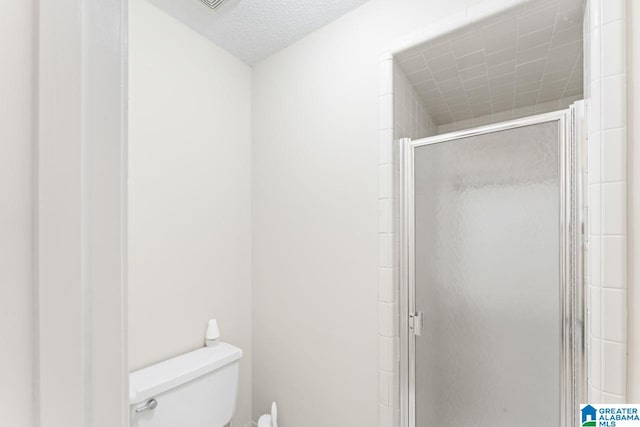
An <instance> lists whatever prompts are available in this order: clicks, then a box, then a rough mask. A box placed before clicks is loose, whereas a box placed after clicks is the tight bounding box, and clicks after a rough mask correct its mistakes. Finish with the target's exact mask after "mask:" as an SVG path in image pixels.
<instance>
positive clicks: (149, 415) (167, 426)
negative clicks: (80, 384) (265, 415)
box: [129, 342, 242, 427]
mask: <svg viewBox="0 0 640 427" xmlns="http://www.w3.org/2000/svg"><path fill="white" fill-rule="evenodd" d="M241 357H242V350H240V349H239V348H237V347H234V346H232V345H230V344H227V343H223V342H221V343H218V344H216V345H215V346H213V347H204V348H201V349H198V350H195V351H192V352H190V353H186V354H183V355H181V356H178V357H175V358H173V359H169V360H167V361H164V362H161V363H158V364H156V365H153V366H149V367H148V368H144V369H141V370H139V371H135V372H132V373H131V374H130V376H129V404H130V410H131V414H130V417H131V418H130V419H131V427H177V426H180V427H223V426H225V425H227V424H228V423H229V422H230V421H231V417H232V416H233V414H234V412H235V408H236V400H237V395H238V373H239V363H240V362H239V361H240V358H241Z"/></svg>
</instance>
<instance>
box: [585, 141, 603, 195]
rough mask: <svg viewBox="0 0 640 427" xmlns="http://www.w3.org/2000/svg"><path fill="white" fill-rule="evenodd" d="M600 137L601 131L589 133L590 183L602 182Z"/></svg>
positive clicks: (588, 167)
mask: <svg viewBox="0 0 640 427" xmlns="http://www.w3.org/2000/svg"><path fill="white" fill-rule="evenodd" d="M600 139H601V137H600V132H594V133H593V134H591V135H589V139H588V147H587V150H588V153H587V157H588V163H589V164H588V166H587V169H588V174H589V184H593V183H600V182H601V179H602V172H601V161H600V160H601V155H600V153H601V152H600V144H601V142H600Z"/></svg>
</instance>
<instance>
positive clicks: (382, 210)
mask: <svg viewBox="0 0 640 427" xmlns="http://www.w3.org/2000/svg"><path fill="white" fill-rule="evenodd" d="M393 204H394V200H393V199H380V200H378V232H379V233H393V232H394V229H393Z"/></svg>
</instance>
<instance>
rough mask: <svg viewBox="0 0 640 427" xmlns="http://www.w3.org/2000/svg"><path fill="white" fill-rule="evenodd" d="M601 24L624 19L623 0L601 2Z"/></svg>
mask: <svg viewBox="0 0 640 427" xmlns="http://www.w3.org/2000/svg"><path fill="white" fill-rule="evenodd" d="M601 17H602V22H603V23H604V24H606V23H609V22H611V21H616V20H619V19H624V18H625V0H606V1H603V2H602V10H601Z"/></svg>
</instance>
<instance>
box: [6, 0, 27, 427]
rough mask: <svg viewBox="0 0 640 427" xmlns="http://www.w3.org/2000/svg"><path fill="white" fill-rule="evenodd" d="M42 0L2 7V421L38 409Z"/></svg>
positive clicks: (13, 422) (15, 420)
mask: <svg viewBox="0 0 640 427" xmlns="http://www.w3.org/2000/svg"><path fill="white" fill-rule="evenodd" d="M34 29H35V2H34V1H31V0H28V1H20V2H4V3H3V5H2V13H0V53H1V55H2V58H3V59H2V71H1V73H2V79H0V97H1V98H2V101H1V102H0V152H1V153H2V155H0V195H1V196H0V197H1V200H2V202H0V337H2V345H1V349H0V425H3V426H12V427H31V426H33V423H34V420H35V416H34V410H35V405H34V397H33V396H34V374H33V372H34V369H33V368H34V366H35V360H34V350H35V346H34V342H35V337H34V328H35V322H34V313H35V310H34V285H33V274H32V268H33V237H34V235H33V206H34V204H33V202H34V199H33V198H34V192H33V188H34V164H33V156H34V137H35V135H34V131H33V129H34V124H35V115H34V110H35V104H34V95H35V92H34V84H33V83H34V81H35V61H34V58H35V34H36V33H35V31H34Z"/></svg>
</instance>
